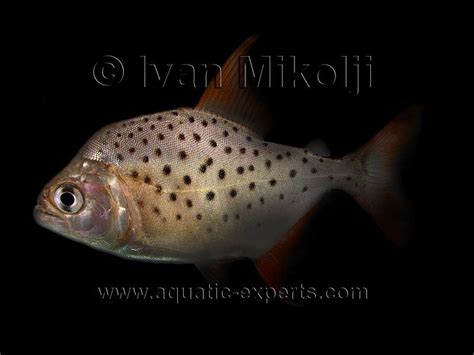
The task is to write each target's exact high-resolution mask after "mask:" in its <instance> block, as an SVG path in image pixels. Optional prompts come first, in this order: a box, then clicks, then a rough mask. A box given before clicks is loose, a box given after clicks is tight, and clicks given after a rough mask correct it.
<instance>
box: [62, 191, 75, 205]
mask: <svg viewBox="0 0 474 355" xmlns="http://www.w3.org/2000/svg"><path fill="white" fill-rule="evenodd" d="M59 199H60V200H61V203H62V204H63V205H64V206H66V207H71V206H72V205H74V202H76V198H75V197H74V194H73V193H72V192H69V191H64V192H63V193H62V194H61V196H60V198H59Z"/></svg>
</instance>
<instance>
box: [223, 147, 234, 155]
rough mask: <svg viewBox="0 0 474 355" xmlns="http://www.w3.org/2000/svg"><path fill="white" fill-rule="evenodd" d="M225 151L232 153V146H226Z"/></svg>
mask: <svg viewBox="0 0 474 355" xmlns="http://www.w3.org/2000/svg"><path fill="white" fill-rule="evenodd" d="M224 152H225V153H226V154H230V153H231V152H232V148H231V147H225V148H224Z"/></svg>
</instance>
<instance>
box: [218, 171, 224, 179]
mask: <svg viewBox="0 0 474 355" xmlns="http://www.w3.org/2000/svg"><path fill="white" fill-rule="evenodd" d="M218 176H219V179H221V180H222V179H224V178H225V170H224V169H221V170H219V173H218Z"/></svg>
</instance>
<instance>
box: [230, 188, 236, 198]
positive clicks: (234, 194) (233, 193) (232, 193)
mask: <svg viewBox="0 0 474 355" xmlns="http://www.w3.org/2000/svg"><path fill="white" fill-rule="evenodd" d="M229 195H230V197H232V198H233V197H235V196H237V190H236V189H232V190H230V193H229Z"/></svg>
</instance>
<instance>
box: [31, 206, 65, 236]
mask: <svg viewBox="0 0 474 355" xmlns="http://www.w3.org/2000/svg"><path fill="white" fill-rule="evenodd" d="M33 217H34V219H35V222H36V223H38V224H39V225H40V226H41V227H44V228H46V229H50V230H52V231H55V232H58V231H60V230H62V229H63V228H62V227H64V220H63V218H62V216H61V215H59V214H58V213H54V212H53V211H51V209H49V208H47V207H45V206H43V205H42V204H38V205H36V206H35V208H34V209H33Z"/></svg>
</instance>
